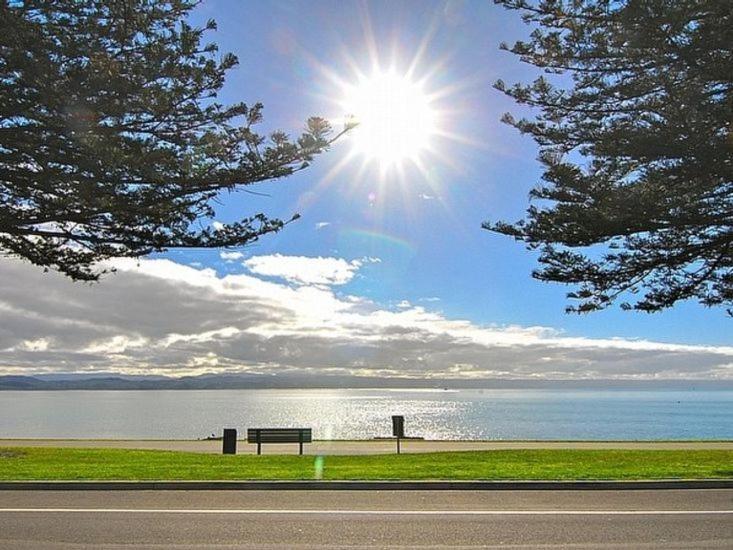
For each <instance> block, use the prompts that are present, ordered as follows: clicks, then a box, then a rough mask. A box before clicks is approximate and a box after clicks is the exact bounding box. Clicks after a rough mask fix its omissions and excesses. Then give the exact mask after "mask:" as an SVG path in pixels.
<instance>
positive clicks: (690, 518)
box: [0, 489, 733, 550]
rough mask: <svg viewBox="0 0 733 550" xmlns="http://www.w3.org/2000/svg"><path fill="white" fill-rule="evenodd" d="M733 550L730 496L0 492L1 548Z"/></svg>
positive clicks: (732, 499) (732, 501) (645, 493)
mask: <svg viewBox="0 0 733 550" xmlns="http://www.w3.org/2000/svg"><path fill="white" fill-rule="evenodd" d="M129 545H137V546H138V547H156V546H157V547H158V548H207V549H209V548H288V549H291V548H385V547H397V548H441V547H456V548H476V547H483V548H486V547H489V548H491V547H502V546H510V547H512V548H537V547H548V548H549V547H558V546H562V547H567V546H571V547H572V546H574V547H576V548H629V549H630V548H733V490H728V489H726V490H661V491H647V490H643V491H86V492H85V491H0V548H3V549H7V550H10V549H24V550H26V549H34V550H35V549H39V548H57V549H62V548H63V549H68V548H90V549H91V548H94V549H112V548H123V547H129Z"/></svg>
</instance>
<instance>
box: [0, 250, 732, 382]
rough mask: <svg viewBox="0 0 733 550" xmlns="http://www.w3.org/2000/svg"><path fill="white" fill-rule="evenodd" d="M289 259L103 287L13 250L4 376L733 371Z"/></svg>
mask: <svg viewBox="0 0 733 550" xmlns="http://www.w3.org/2000/svg"><path fill="white" fill-rule="evenodd" d="M260 258H272V257H267V256H263V257H260ZM287 258H288V257H287V256H280V257H279V258H278V259H277V260H275V261H274V263H273V264H271V265H269V264H268V263H267V262H265V263H260V264H257V265H258V266H259V268H261V270H262V271H265V272H268V273H273V272H277V276H279V277H283V278H284V279H285V280H286V281H292V280H296V281H297V282H298V284H297V285H291V284H288V283H287V282H282V283H278V282H272V281H267V280H263V279H262V278H260V277H259V276H255V275H251V274H238V275H224V276H221V275H218V274H217V273H216V272H215V271H214V270H212V269H195V268H193V267H190V266H186V265H182V264H178V263H175V262H173V261H170V260H161V259H159V260H141V261H139V262H138V261H135V260H118V261H115V262H114V266H115V267H116V268H117V273H116V274H113V275H109V276H107V277H105V278H104V280H103V281H102V282H101V283H99V284H96V285H91V286H90V285H83V284H78V283H72V282H71V281H69V280H68V279H66V278H64V277H62V276H60V275H59V274H57V273H47V274H44V273H43V272H42V270H40V269H38V268H36V267H33V266H30V265H28V264H25V263H21V262H18V261H14V260H10V259H6V258H4V259H2V261H0V316H2V321H3V322H2V323H0V374H11V373H12V374H33V373H40V372H54V371H56V372H69V371H78V372H84V371H94V370H97V371H105V372H111V371H120V372H128V373H149V374H153V373H155V374H174V375H184V374H199V373H202V372H258V373H267V374H290V373H310V374H319V373H320V374H324V375H325V374H343V375H358V376H369V375H370V376H400V377H423V378H441V377H460V378H467V379H480V378H532V379H538V378H539V379H542V378H545V379H553V378H555V379H557V378H569V379H593V378H617V379H670V378H678V379H680V378H691V379H728V380H731V379H733V347H730V346H702V345H688V344H674V343H660V342H654V341H649V340H629V339H620V338H584V337H578V336H566V335H564V334H563V333H561V332H559V331H557V330H553V329H552V328H549V327H541V326H534V327H533V326H527V327H526V326H494V325H489V326H482V325H477V324H475V323H472V322H470V321H467V320H461V319H452V318H447V317H445V316H444V315H443V314H441V313H438V312H435V311H430V310H428V309H426V308H424V307H419V306H415V305H412V304H408V303H407V302H405V303H403V304H400V305H401V306H402V307H400V308H398V309H396V310H387V309H382V308H380V307H379V306H378V305H375V304H374V303H372V302H370V301H369V300H367V299H365V298H363V297H360V296H354V295H349V296H345V297H341V296H339V295H337V294H335V293H334V291H333V290H332V288H330V287H329V286H325V285H327V284H328V285H331V284H336V282H338V281H343V280H345V279H349V278H351V277H353V273H354V272H355V270H356V269H358V266H354V265H353V264H354V262H357V263H359V264H362V263H364V262H366V261H367V260H366V259H361V260H354V261H351V262H349V261H346V260H343V259H339V258H321V260H333V262H331V261H327V262H325V263H323V262H319V261H317V260H319V259H318V258H305V260H304V259H303V258H300V257H294V259H293V263H292V265H291V264H290V263H288V261H287V260H286V259H287ZM273 265H274V266H279V268H277V269H276V268H275V267H272V266H273ZM265 266H269V267H270V268H271V269H267V268H266V267H265ZM283 266H287V267H283ZM314 266H315V267H314ZM324 266H328V269H327V268H326V267H324ZM344 266H346V267H344ZM296 267H298V268H301V269H302V271H301V274H303V276H302V277H300V278H299V279H295V278H294V275H293V274H294V273H298V272H297V271H296V270H295V268H296ZM352 268H353V269H352ZM263 274H265V273H263ZM307 281H310V282H309V283H307ZM324 281H327V282H326V283H324ZM334 281H336V282H334ZM39 288H42V289H43V292H38V289H39Z"/></svg>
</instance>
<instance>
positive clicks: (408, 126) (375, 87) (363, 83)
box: [342, 72, 435, 166]
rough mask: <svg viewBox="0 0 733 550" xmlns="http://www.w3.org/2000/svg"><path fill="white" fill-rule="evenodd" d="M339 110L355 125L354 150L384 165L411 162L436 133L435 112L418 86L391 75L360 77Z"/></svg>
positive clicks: (346, 94)
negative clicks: (342, 110) (341, 109)
mask: <svg viewBox="0 0 733 550" xmlns="http://www.w3.org/2000/svg"><path fill="white" fill-rule="evenodd" d="M344 96H345V97H344V100H343V103H342V108H343V109H344V112H345V113H346V114H347V118H348V119H349V120H350V121H351V122H353V123H355V124H356V126H355V128H354V129H353V130H352V134H353V135H352V136H351V139H352V142H353V146H354V151H355V152H356V153H359V154H361V155H363V156H364V157H366V158H367V159H371V160H375V161H377V162H379V163H380V164H381V165H383V166H388V165H394V164H397V163H400V162H402V161H404V160H414V159H416V157H418V155H419V154H420V152H422V151H424V150H425V149H427V148H428V146H429V143H430V138H431V136H432V135H433V134H434V133H435V112H434V110H433V108H432V106H431V105H430V99H429V96H428V95H427V94H426V93H425V92H424V91H423V90H422V87H421V86H420V85H419V84H416V83H414V82H412V81H410V80H409V79H408V78H407V77H403V76H400V75H398V74H396V73H394V72H376V73H375V74H373V75H371V76H369V77H360V78H359V81H358V82H357V83H356V84H355V85H351V86H347V87H346V89H345V94H344Z"/></svg>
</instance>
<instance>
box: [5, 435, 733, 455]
mask: <svg viewBox="0 0 733 550" xmlns="http://www.w3.org/2000/svg"><path fill="white" fill-rule="evenodd" d="M2 447H57V448H59V447H60V448H107V449H137V450H160V451H183V452H194V453H205V454H220V453H221V451H222V441H221V440H193V439H192V440H186V439H71V438H58V439H56V438H27V439H26V438H1V439H0V448H2ZM297 447H298V446H297V444H269V445H263V447H262V451H263V454H290V453H293V452H295V453H297ZM256 448H257V445H256V444H254V443H252V444H250V443H247V442H246V441H245V440H238V442H237V453H238V454H256V452H257V451H256ZM401 448H402V452H403V453H434V452H451V451H452V452H455V451H490V450H517V449H573V450H578V449H623V450H634V449H638V450H733V440H645V441H624V440H611V441H598V440H472V441H469V440H415V439H403V440H401ZM394 451H395V441H394V440H392V439H378V440H372V439H369V440H314V441H313V443H307V444H305V446H304V453H305V454H306V455H368V454H388V453H393V452H394Z"/></svg>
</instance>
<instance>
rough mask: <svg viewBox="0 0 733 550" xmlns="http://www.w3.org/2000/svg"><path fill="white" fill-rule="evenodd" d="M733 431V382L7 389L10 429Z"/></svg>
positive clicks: (532, 435)
mask: <svg viewBox="0 0 733 550" xmlns="http://www.w3.org/2000/svg"><path fill="white" fill-rule="evenodd" d="M393 414H401V415H404V416H405V431H406V435H408V436H419V437H424V438H426V439H464V440H470V439H504V440H507V439H565V440H568V439H570V440H572V439H586V440H614V439H619V440H651V439H733V391H727V390H726V391H724V390H720V391H714V390H713V391H711V390H700V391H694V390H689V391H673V390H669V391H651V390H633V391H627V390H602V391H600V390H570V391H565V390H556V389H527V390H520V389H492V390H402V389H400V390H393V389H328V390H311V389H309V390H201V391H199V390H172V391H158V390H148V391H0V438H46V437H48V438H125V439H127V438H129V439H197V438H203V437H207V436H209V435H211V434H216V435H221V430H222V428H223V427H233V428H238V429H240V430H244V429H246V428H247V427H311V428H313V437H314V438H317V439H371V438H373V437H379V436H388V435H390V431H391V420H390V417H391V415H393Z"/></svg>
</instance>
